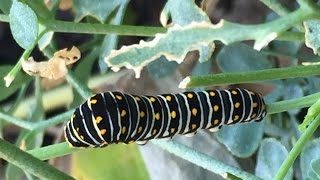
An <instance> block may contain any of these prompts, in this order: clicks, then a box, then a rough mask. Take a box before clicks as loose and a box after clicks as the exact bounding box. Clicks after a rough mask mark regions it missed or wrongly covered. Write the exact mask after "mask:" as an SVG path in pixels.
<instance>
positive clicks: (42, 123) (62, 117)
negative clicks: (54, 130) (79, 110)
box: [30, 109, 74, 131]
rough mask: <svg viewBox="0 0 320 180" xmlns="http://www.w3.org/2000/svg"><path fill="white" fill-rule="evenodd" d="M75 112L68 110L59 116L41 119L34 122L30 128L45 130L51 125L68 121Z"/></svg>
mask: <svg viewBox="0 0 320 180" xmlns="http://www.w3.org/2000/svg"><path fill="white" fill-rule="evenodd" d="M73 112H74V110H73V109H72V110H69V111H67V112H64V113H61V114H59V115H57V116H54V117H52V118H49V119H47V120H45V121H40V122H38V123H34V124H33V125H32V128H31V129H30V130H32V131H41V130H45V129H47V128H49V127H52V126H55V125H57V124H60V123H63V122H66V121H67V120H69V119H70V117H71V115H72V113H73Z"/></svg>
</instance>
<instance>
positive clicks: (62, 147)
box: [27, 142, 81, 161]
mask: <svg viewBox="0 0 320 180" xmlns="http://www.w3.org/2000/svg"><path fill="white" fill-rule="evenodd" d="M79 150H81V149H80V148H69V146H68V143H66V142H63V143H59V144H54V145H50V146H45V147H42V148H37V149H32V150H29V151H27V152H28V153H29V154H31V155H32V156H34V157H36V158H38V159H40V160H42V161H44V160H48V159H52V158H56V157H61V156H64V155H67V154H70V153H73V152H77V151H79Z"/></svg>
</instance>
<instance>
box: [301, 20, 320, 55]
mask: <svg viewBox="0 0 320 180" xmlns="http://www.w3.org/2000/svg"><path fill="white" fill-rule="evenodd" d="M304 28H305V30H306V34H305V37H306V46H308V47H309V48H311V49H312V50H313V53H314V54H319V48H320V37H319V33H320V21H319V20H309V21H306V22H304Z"/></svg>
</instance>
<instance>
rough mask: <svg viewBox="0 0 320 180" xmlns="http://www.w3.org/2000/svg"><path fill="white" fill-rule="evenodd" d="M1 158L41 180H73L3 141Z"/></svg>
mask: <svg viewBox="0 0 320 180" xmlns="http://www.w3.org/2000/svg"><path fill="white" fill-rule="evenodd" d="M0 157H1V158H3V159H4V160H6V161H8V162H10V163H12V164H14V165H16V166H18V167H19V168H21V169H23V170H24V171H27V172H29V173H31V174H33V175H35V176H37V177H39V178H40V179H73V178H72V177H70V176H68V175H66V174H65V173H63V172H61V171H59V170H57V169H55V168H54V167H52V166H50V165H49V164H47V163H46V162H43V161H41V160H39V159H37V158H35V157H33V156H32V155H30V154H28V153H26V152H24V151H22V150H20V149H19V148H18V147H16V146H14V145H12V144H11V143H8V142H6V141H4V140H2V139H0Z"/></svg>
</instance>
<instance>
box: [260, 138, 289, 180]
mask: <svg viewBox="0 0 320 180" xmlns="http://www.w3.org/2000/svg"><path fill="white" fill-rule="evenodd" d="M287 155H288V151H287V149H286V148H285V147H284V146H283V145H282V144H281V143H280V142H279V141H277V140H276V139H273V138H268V139H264V140H263V141H262V143H261V146H260V149H259V152H258V160H257V166H256V169H255V174H256V175H257V176H259V177H261V178H262V179H274V177H275V175H276V173H277V171H278V170H279V168H280V166H281V164H282V162H283V161H284V159H285V158H286V156H287ZM292 178H293V170H292V168H291V169H290V170H289V172H288V174H287V175H286V177H285V178H284V179H285V180H290V179H292Z"/></svg>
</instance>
